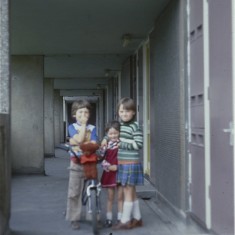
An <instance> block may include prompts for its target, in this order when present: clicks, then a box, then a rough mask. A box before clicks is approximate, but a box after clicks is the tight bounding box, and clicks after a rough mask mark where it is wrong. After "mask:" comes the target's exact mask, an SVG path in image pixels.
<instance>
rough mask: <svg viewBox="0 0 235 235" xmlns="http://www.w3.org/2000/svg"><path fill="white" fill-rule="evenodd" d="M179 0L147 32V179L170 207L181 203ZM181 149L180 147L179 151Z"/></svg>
mask: <svg viewBox="0 0 235 235" xmlns="http://www.w3.org/2000/svg"><path fill="white" fill-rule="evenodd" d="M180 33H182V32H181V31H180V0H179V1H178V0H177V1H171V3H170V4H169V5H168V6H167V8H166V9H165V11H163V12H162V14H161V16H160V17H159V18H158V20H157V21H156V24H155V29H154V30H153V32H152V33H151V34H150V86H151V88H150V93H151V94H150V97H151V101H150V107H151V108H150V109H151V118H150V130H151V180H152V181H153V183H154V184H155V186H156V187H157V190H158V191H159V193H160V194H161V195H162V196H163V198H164V199H165V200H167V201H168V202H169V203H170V204H172V205H173V206H174V207H177V208H180V207H181V196H182V192H181V185H182V184H184V180H185V179H183V181H182V177H181V175H182V170H183V169H182V168H181V161H182V157H183V158H185V153H184V143H182V142H181V139H180V137H181V133H184V127H183V126H182V121H181V112H183V113H184V110H183V108H182V107H183V105H184V103H183V102H182V100H181V92H183V93H184V89H183V84H182V80H181V76H182V75H181V73H180V71H181V70H182V69H184V68H183V67H181V66H184V65H183V63H182V64H181V63H180V61H181V56H182V55H181V53H183V52H182V51H181V48H180ZM182 150H183V151H182Z"/></svg>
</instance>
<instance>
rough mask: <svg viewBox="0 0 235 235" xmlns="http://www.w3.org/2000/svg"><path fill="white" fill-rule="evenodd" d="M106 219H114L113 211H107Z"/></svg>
mask: <svg viewBox="0 0 235 235" xmlns="http://www.w3.org/2000/svg"><path fill="white" fill-rule="evenodd" d="M106 219H108V220H112V219H113V214H112V212H107V213H106Z"/></svg>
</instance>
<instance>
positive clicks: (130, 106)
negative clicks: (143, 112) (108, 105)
mask: <svg viewBox="0 0 235 235" xmlns="http://www.w3.org/2000/svg"><path fill="white" fill-rule="evenodd" d="M121 105H123V108H124V109H126V110H132V111H134V112H135V113H136V104H135V102H134V100H133V99H131V98H129V97H124V98H122V99H121V100H120V101H119V102H118V105H117V113H118V111H119V109H120V106H121Z"/></svg>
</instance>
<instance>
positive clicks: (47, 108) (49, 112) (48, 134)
mask: <svg viewBox="0 0 235 235" xmlns="http://www.w3.org/2000/svg"><path fill="white" fill-rule="evenodd" d="M54 153H55V144H54V80H53V79H52V78H46V79H44V154H45V156H54Z"/></svg>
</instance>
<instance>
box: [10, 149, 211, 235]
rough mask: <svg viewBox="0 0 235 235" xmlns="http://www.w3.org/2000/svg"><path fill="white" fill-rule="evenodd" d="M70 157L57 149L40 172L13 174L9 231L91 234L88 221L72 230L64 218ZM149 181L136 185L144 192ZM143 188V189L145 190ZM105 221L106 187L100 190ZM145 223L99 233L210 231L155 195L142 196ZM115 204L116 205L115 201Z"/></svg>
mask: <svg viewBox="0 0 235 235" xmlns="http://www.w3.org/2000/svg"><path fill="white" fill-rule="evenodd" d="M68 165H69V158H68V155H67V153H66V152H65V151H64V150H61V149H56V150H55V157H51V158H46V159H45V171H46V172H45V173H46V176H43V175H18V176H14V177H13V178H12V208H11V219H10V228H11V235H65V234H66V235H73V234H87V235H90V234H92V230H91V225H90V224H89V222H86V221H85V220H83V221H81V229H80V230H72V229H71V228H70V226H69V222H67V221H65V207H66V195H67V184H68V170H67V167H68ZM149 187H150V185H149V184H148V183H146V185H145V186H144V187H142V188H140V187H139V188H138V189H137V191H138V193H139V195H146V193H147V192H148V190H150V189H149ZM144 191H145V192H144ZM101 198H102V211H103V213H102V220H103V221H104V210H105V191H104V190H103V191H102V196H101ZM140 202H141V212H142V217H143V222H144V226H143V227H142V228H139V229H133V230H128V231H112V230H111V229H104V228H102V229H101V231H100V234H101V235H105V234H107V235H108V234H111V233H112V234H113V235H119V234H120V235H122V234H126V233H128V234H129V235H134V234H139V235H140V234H143V235H156V234H157V235H173V234H174V235H175V234H180V235H205V234H209V233H207V232H205V231H203V229H201V228H200V227H199V226H197V225H196V224H195V223H194V222H193V221H191V220H190V219H187V220H183V219H181V218H179V216H177V215H175V214H174V213H173V212H172V211H171V210H170V209H169V208H167V207H166V206H165V205H164V204H163V203H160V202H159V201H158V200H156V198H151V199H146V198H145V199H141V200H140ZM115 208H116V205H115ZM114 215H115V213H114Z"/></svg>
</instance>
